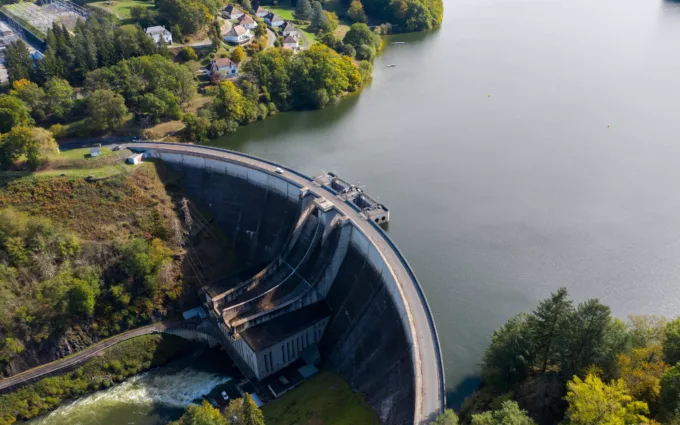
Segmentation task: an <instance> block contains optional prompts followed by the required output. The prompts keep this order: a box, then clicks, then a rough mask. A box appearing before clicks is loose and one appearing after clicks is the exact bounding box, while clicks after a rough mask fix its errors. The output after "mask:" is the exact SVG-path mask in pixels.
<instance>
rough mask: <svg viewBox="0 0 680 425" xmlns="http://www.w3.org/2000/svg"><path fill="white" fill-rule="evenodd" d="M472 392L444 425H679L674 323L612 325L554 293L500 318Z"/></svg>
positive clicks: (638, 320)
mask: <svg viewBox="0 0 680 425" xmlns="http://www.w3.org/2000/svg"><path fill="white" fill-rule="evenodd" d="M481 378H482V379H481V384H480V387H479V389H478V390H477V391H476V392H475V393H474V394H473V395H472V396H471V397H469V398H468V399H466V400H465V402H464V403H463V406H462V407H461V409H460V412H459V413H458V416H457V415H456V414H455V413H454V412H453V411H447V412H446V413H445V414H444V415H442V416H441V417H440V418H438V420H437V422H436V423H437V424H438V425H446V424H457V423H463V424H467V423H470V424H473V425H491V424H499V425H500V424H509V423H512V424H520V425H531V424H537V425H544V424H545V425H548V424H560V423H561V424H569V425H615V424H622V425H624V424H635V425H637V424H659V423H660V424H668V425H677V424H679V423H680V410H679V409H680V319H675V320H668V319H666V318H664V317H659V316H631V317H630V318H629V320H628V322H623V321H621V320H620V319H617V318H614V317H612V315H611V311H610V309H609V307H607V306H606V305H604V304H602V303H600V302H599V301H598V300H596V299H590V300H587V301H584V302H581V303H578V304H577V305H574V303H573V301H572V300H571V299H570V298H569V295H568V292H567V290H566V289H565V288H561V289H560V290H558V291H557V292H556V293H554V294H552V295H551V296H550V297H549V298H547V299H545V300H543V301H541V302H540V303H539V304H538V306H537V307H536V309H534V310H533V311H532V312H531V313H520V314H518V315H516V316H514V317H512V318H510V319H509V320H508V321H507V323H505V325H503V326H502V327H501V328H499V329H498V330H497V331H495V332H494V334H493V336H492V339H491V344H490V345H489V347H488V348H487V349H486V351H485V353H484V359H483V361H482V368H481Z"/></svg>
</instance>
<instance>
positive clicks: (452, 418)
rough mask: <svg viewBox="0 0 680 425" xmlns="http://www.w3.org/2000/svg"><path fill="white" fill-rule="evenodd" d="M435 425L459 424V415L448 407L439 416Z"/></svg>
mask: <svg viewBox="0 0 680 425" xmlns="http://www.w3.org/2000/svg"><path fill="white" fill-rule="evenodd" d="M434 425H458V416H456V412H454V411H453V410H451V409H446V410H444V413H442V414H441V415H439V416H437V419H435V421H434Z"/></svg>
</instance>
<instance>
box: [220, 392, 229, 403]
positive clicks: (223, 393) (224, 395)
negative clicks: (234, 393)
mask: <svg viewBox="0 0 680 425" xmlns="http://www.w3.org/2000/svg"><path fill="white" fill-rule="evenodd" d="M222 398H223V399H224V401H228V400H229V395H227V392H226V391H222Z"/></svg>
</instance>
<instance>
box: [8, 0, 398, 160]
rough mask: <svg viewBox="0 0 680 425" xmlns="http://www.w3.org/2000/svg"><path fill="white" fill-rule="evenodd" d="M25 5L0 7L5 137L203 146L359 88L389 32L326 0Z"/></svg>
mask: <svg viewBox="0 0 680 425" xmlns="http://www.w3.org/2000/svg"><path fill="white" fill-rule="evenodd" d="M9 1H14V0H9ZM24 3H25V2H24ZM24 3H11V4H5V5H3V6H0V21H5V23H3V25H2V26H1V27H0V30H1V31H2V33H1V34H0V35H1V37H0V42H2V46H0V47H2V50H0V51H1V52H2V63H3V67H2V68H0V78H2V79H3V81H4V82H5V84H4V87H0V122H1V123H0V135H2V136H1V137H2V138H6V137H9V136H8V134H9V132H10V131H11V130H13V129H14V128H15V127H17V128H29V129H30V128H33V126H35V127H36V128H41V129H44V130H48V131H49V132H51V133H52V134H53V135H54V138H55V139H56V140H57V141H58V142H61V141H62V140H63V141H69V142H71V141H72V140H73V139H83V138H87V139H92V138H100V137H113V138H120V137H143V138H149V139H155V140H170V141H186V142H194V143H202V142H205V141H207V140H208V139H211V138H218V137H222V136H225V135H229V134H231V133H233V132H234V131H236V130H237V128H238V127H239V126H242V125H247V124H250V123H253V122H255V121H258V120H262V119H265V118H266V117H268V116H270V115H274V114H276V113H278V112H282V111H289V110H299V109H309V108H322V107H324V106H325V105H327V104H329V103H331V102H333V101H335V100H336V99H338V98H340V97H342V96H344V95H346V94H348V93H351V92H354V91H357V90H359V89H361V87H363V86H364V85H365V84H366V83H367V82H368V81H370V80H371V75H372V69H373V64H372V62H373V59H374V57H375V55H376V53H377V52H378V51H379V50H380V47H381V45H382V41H381V38H380V35H382V34H387V33H389V25H387V24H383V25H379V26H375V27H374V28H373V29H371V28H369V27H368V25H367V24H366V23H364V22H365V20H366V18H365V15H363V18H362V17H357V19H363V21H364V22H356V21H355V22H354V24H352V25H351V26H350V25H349V24H350V23H351V22H352V20H351V19H349V18H347V16H349V15H343V18H342V20H340V18H339V17H338V15H337V14H336V13H335V12H334V11H329V10H324V6H323V4H322V3H321V2H320V1H318V0H289V1H288V2H287V4H276V5H268V4H263V3H260V4H255V3H253V4H252V5H251V3H250V1H249V0H240V2H239V3H227V2H226V1H225V0H153V1H149V0H121V1H115V0H99V1H93V2H90V3H85V4H84V5H83V6H78V5H76V4H74V3H71V2H70V1H69V0H50V3H44V4H43V5H38V4H37V3H36V4H34V3H31V4H30V6H29V7H27V6H26V5H25V4H24ZM357 5H359V6H358V8H359V9H361V8H360V5H361V3H360V0H353V2H352V7H353V8H354V9H357ZM329 7H331V6H329ZM333 7H335V6H333ZM362 13H363V12H362ZM352 16H354V15H352ZM139 79H141V80H142V81H138V80H139ZM3 93H4V94H3ZM5 115H6V116H5ZM26 134H28V133H26ZM2 140H4V139H0V149H1V148H2V145H3V143H2ZM22 143H23V142H22ZM7 146H9V145H7ZM18 155H19V157H21V154H18ZM10 157H11V156H10Z"/></svg>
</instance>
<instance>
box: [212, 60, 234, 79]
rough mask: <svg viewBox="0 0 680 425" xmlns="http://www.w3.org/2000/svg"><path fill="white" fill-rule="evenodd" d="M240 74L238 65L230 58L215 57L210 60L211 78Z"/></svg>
mask: <svg viewBox="0 0 680 425" xmlns="http://www.w3.org/2000/svg"><path fill="white" fill-rule="evenodd" d="M236 76H238V65H236V63H234V62H233V61H232V60H231V59H229V58H221V59H215V60H214V61H212V62H210V77H211V78H227V77H236Z"/></svg>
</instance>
